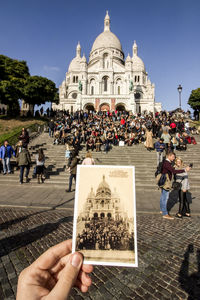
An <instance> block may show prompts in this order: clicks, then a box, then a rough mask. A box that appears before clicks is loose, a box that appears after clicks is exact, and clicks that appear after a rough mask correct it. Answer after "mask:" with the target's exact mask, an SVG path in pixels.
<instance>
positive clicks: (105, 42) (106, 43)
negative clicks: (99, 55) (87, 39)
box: [92, 31, 122, 51]
mask: <svg viewBox="0 0 200 300" xmlns="http://www.w3.org/2000/svg"><path fill="white" fill-rule="evenodd" d="M100 48H115V49H117V50H120V51H122V45H121V43H120V40H119V39H118V37H117V36H116V35H115V34H114V33H112V32H111V31H104V32H102V33H101V34H100V35H98V37H97V38H96V40H95V41H94V44H93V46H92V51H95V50H97V49H100Z"/></svg>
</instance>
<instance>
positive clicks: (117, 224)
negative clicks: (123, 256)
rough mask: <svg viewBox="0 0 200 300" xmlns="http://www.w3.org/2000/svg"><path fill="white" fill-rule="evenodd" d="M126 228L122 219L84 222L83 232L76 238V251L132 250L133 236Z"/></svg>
mask: <svg viewBox="0 0 200 300" xmlns="http://www.w3.org/2000/svg"><path fill="white" fill-rule="evenodd" d="M128 226H129V224H128V223H127V222H126V221H123V220H122V219H121V220H114V219H112V218H102V219H101V218H94V219H93V220H86V221H85V225H84V229H83V231H82V232H81V233H79V234H78V236H77V249H79V250H81V249H90V250H92V249H93V250H133V249H134V235H133V232H131V233H129V228H128Z"/></svg>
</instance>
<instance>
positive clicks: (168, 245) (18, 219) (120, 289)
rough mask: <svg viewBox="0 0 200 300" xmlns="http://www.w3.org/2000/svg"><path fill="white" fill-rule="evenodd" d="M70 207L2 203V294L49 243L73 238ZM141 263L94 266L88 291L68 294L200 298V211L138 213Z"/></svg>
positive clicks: (10, 294) (10, 292) (8, 294)
mask: <svg viewBox="0 0 200 300" xmlns="http://www.w3.org/2000/svg"><path fill="white" fill-rule="evenodd" d="M72 222H73V214H72V210H67V209H66V210H63V211H58V210H54V209H50V210H48V209H43V210H37V209H15V208H0V228H1V229H0V299H15V293H16V284H17V276H18V275H19V273H20V271H21V270H22V269H23V268H25V267H26V266H28V265H29V264H30V263H31V262H32V261H34V260H35V258H37V257H38V256H39V255H40V254H41V253H42V252H43V251H44V250H46V249H47V248H49V247H50V246H52V245H54V244H56V243H58V242H60V241H63V240H64V239H68V238H71V236H72ZM137 227H138V252H139V267H138V268H137V269H134V268H117V267H101V266H96V267H95V270H94V272H93V274H92V279H93V285H92V287H91V288H90V290H89V292H88V293H87V294H84V295H83V294H82V293H80V292H79V291H78V290H76V289H73V290H72V293H71V298H70V299H75V300H77V299H88V300H89V299H95V300H100V299H102V300H103V299H104V300H105V299H108V300H109V299H122V300H123V299H159V300H162V299H174V300H175V299H200V217H199V216H195V217H193V218H191V219H189V218H187V219H183V220H179V219H176V220H174V221H168V220H163V219H162V217H161V216H160V215H159V214H151V215H147V214H138V216H137Z"/></svg>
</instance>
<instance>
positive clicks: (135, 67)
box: [132, 55, 145, 72]
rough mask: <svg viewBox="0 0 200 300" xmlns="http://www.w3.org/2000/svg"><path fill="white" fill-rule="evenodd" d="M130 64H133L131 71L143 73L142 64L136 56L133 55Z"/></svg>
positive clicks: (143, 67)
mask: <svg viewBox="0 0 200 300" xmlns="http://www.w3.org/2000/svg"><path fill="white" fill-rule="evenodd" d="M132 62H133V71H140V72H141V71H145V66H144V63H143V61H142V60H141V58H140V57H138V56H137V55H133V57H132Z"/></svg>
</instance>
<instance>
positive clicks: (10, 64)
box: [0, 55, 30, 115]
mask: <svg viewBox="0 0 200 300" xmlns="http://www.w3.org/2000/svg"><path fill="white" fill-rule="evenodd" d="M28 76H30V74H29V69H28V66H27V64H26V62H25V61H19V60H16V59H12V58H10V57H7V56H5V55H0V102H1V103H3V104H6V105H7V106H8V114H9V115H16V113H18V112H19V103H18V100H19V99H20V98H22V97H23V90H24V83H25V80H26V78H27V77H28Z"/></svg>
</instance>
